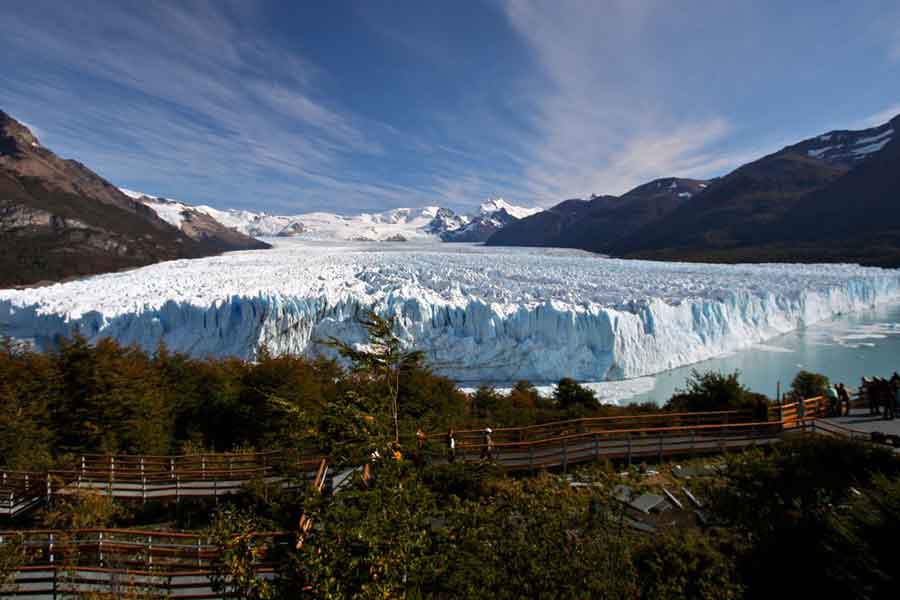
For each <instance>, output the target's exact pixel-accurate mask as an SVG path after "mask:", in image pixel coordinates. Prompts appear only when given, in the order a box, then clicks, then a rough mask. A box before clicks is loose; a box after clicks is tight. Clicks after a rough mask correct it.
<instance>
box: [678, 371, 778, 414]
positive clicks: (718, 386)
mask: <svg viewBox="0 0 900 600" xmlns="http://www.w3.org/2000/svg"><path fill="white" fill-rule="evenodd" d="M739 377H740V371H735V372H734V373H730V374H727V375H726V374H724V373H718V372H715V371H708V372H706V373H700V372H699V371H696V370H693V371H691V375H690V377H689V378H688V380H687V386H686V387H685V388H684V389H676V390H675V394H674V395H673V396H672V397H671V398H670V399H669V401H668V402H666V409H667V410H673V411H676V412H690V411H704V410H729V409H748V408H755V407H756V406H757V405H758V404H759V403H760V402H767V400H766V398H765V396H762V395H761V394H755V393H753V392H751V391H750V390H749V389H747V388H746V387H745V386H744V385H743V384H742V383H741V382H740V381H739V380H738V378H739Z"/></svg>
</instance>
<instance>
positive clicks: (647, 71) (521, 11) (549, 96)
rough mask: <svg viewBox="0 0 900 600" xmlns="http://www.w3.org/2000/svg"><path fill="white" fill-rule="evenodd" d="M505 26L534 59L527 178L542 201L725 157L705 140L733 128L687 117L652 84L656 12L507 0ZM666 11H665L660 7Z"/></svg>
mask: <svg viewBox="0 0 900 600" xmlns="http://www.w3.org/2000/svg"><path fill="white" fill-rule="evenodd" d="M505 7H506V12H507V15H508V17H509V20H510V23H511V24H512V26H513V27H514V29H515V30H516V31H518V32H519V33H520V34H521V35H522V36H523V37H524V38H525V39H526V40H527V41H528V44H529V46H530V48H531V50H532V52H533V55H534V58H535V60H536V61H537V64H538V65H539V66H540V69H541V71H540V72H541V75H542V77H543V82H541V85H540V86H536V88H537V87H543V89H544V91H543V92H537V93H536V94H537V96H538V98H539V100H538V102H537V111H536V113H535V114H534V123H535V127H536V129H537V130H538V131H539V132H540V137H539V139H537V140H536V141H535V143H534V144H533V145H532V147H531V152H532V156H531V160H532V166H530V167H529V168H527V170H526V176H527V179H528V184H529V187H530V188H531V190H532V191H533V193H534V194H535V195H537V196H538V197H540V198H557V199H558V198H564V197H572V196H585V195H587V194H590V193H592V192H599V193H618V192H623V191H625V190H626V189H628V188H630V187H632V186H634V185H637V184H639V183H642V182H645V181H647V180H648V179H652V178H654V177H661V176H666V175H685V176H687V175H698V174H703V175H708V174H709V173H710V172H711V171H714V170H716V169H718V168H722V167H724V166H725V164H726V163H729V162H730V161H729V159H728V158H727V157H723V156H722V155H721V154H719V153H716V152H713V151H712V149H711V148H712V147H713V146H714V145H715V144H717V143H719V142H721V141H722V140H723V139H725V137H726V136H727V135H728V134H729V132H730V130H731V127H730V124H729V122H728V120H727V119H726V118H725V117H723V116H721V115H715V114H712V115H702V114H700V115H697V116H690V115H687V117H688V118H685V116H686V115H683V114H681V115H678V114H674V113H673V112H672V107H670V106H668V105H667V103H666V99H665V95H664V94H660V93H659V92H660V90H659V87H658V86H657V85H654V78H655V75H656V73H655V69H656V68H657V67H658V65H657V63H656V62H655V61H654V60H653V59H652V58H653V57H651V56H647V55H646V54H647V49H646V45H645V44H643V43H642V40H644V39H646V38H647V36H650V35H652V29H653V28H652V26H653V23H654V20H655V19H659V18H665V17H664V16H662V15H659V14H658V13H659V12H661V11H660V10H658V9H660V8H661V7H657V9H653V7H651V6H650V3H646V2H631V1H623V2H602V3H592V2H566V3H548V2H539V1H529V0H509V1H508V2H507V3H506V5H505ZM662 12H664V11H662Z"/></svg>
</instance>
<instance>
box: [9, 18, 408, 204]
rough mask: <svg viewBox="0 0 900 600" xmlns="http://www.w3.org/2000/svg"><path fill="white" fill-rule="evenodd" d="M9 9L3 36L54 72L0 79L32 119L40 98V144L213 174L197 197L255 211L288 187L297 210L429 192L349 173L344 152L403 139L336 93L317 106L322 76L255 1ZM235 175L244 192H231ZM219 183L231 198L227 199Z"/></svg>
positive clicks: (189, 173)
mask: <svg viewBox="0 0 900 600" xmlns="http://www.w3.org/2000/svg"><path fill="white" fill-rule="evenodd" d="M95 8H97V7H95ZM235 8H237V9H238V10H240V11H242V14H241V15H240V17H241V18H240V19H237V18H235V15H234V13H233V10H234V9H235ZM6 17H9V19H10V23H8V24H7V25H8V26H9V28H10V30H11V31H12V34H11V35H10V36H9V38H8V39H7V40H6V41H5V43H7V44H12V47H13V48H15V49H16V50H17V51H19V52H23V53H27V54H28V55H29V56H31V57H32V58H33V59H36V60H42V61H45V62H47V63H48V64H52V65H53V68H52V69H48V70H47V71H46V72H42V71H36V72H34V73H33V74H29V76H27V77H24V78H23V77H19V78H16V79H15V80H13V79H11V78H8V77H7V76H4V75H3V74H0V100H2V102H3V104H4V105H5V106H7V108H8V109H11V108H13V107H18V108H19V110H20V111H22V112H23V113H24V114H29V111H30V110H31V109H32V108H33V107H35V106H40V107H42V111H41V112H37V111H36V112H35V113H34V114H41V118H42V124H43V125H44V127H45V128H46V129H47V131H48V135H49V137H50V139H49V142H45V143H48V145H51V147H53V146H52V144H51V143H55V144H56V146H55V147H57V148H59V149H60V150H62V151H63V152H69V154H70V155H75V156H77V158H79V159H80V160H82V161H83V162H86V163H87V164H89V165H90V166H92V167H95V168H97V169H98V170H99V171H101V172H102V173H104V174H105V175H106V176H107V177H110V178H114V179H115V180H116V181H117V183H126V182H133V181H134V182H137V181H141V180H144V179H147V178H148V176H149V177H152V178H155V179H158V180H161V182H160V183H162V184H164V185H163V186H162V187H164V188H167V189H173V188H175V187H176V186H177V185H178V183H179V182H181V183H182V185H185V186H189V185H190V184H191V183H196V182H208V188H207V189H208V190H209V195H210V196H215V197H207V198H203V199H202V200H203V201H208V202H217V203H218V204H220V205H221V204H223V203H225V204H227V203H234V202H235V201H236V200H240V199H241V198H240V197H238V198H236V197H235V196H237V195H240V196H243V199H244V200H245V203H246V201H247V200H249V201H250V202H254V201H260V202H259V203H260V204H261V205H262V206H261V208H265V204H266V203H267V202H269V201H270V200H274V198H269V197H268V195H269V194H277V195H278V196H280V198H278V199H279V200H281V201H284V197H285V195H288V194H290V192H289V190H290V189H291V187H293V189H295V190H297V191H296V192H295V193H294V194H293V195H294V197H296V198H297V199H298V200H299V201H300V202H301V203H302V204H301V205H300V206H298V207H297V208H307V207H309V206H315V207H318V208H324V207H326V206H328V207H330V208H331V209H336V210H340V209H341V208H342V206H341V203H337V205H336V204H335V202H334V197H335V196H336V195H337V194H341V195H342V200H345V201H346V202H348V203H349V204H351V205H352V204H354V203H359V204H370V203H374V204H375V205H376V207H378V206H379V202H380V203H381V205H380V206H383V205H384V204H395V203H396V202H398V200H401V199H402V200H405V201H406V203H415V202H418V201H419V200H420V198H421V195H422V194H421V192H418V191H415V190H413V189H411V188H404V187H402V186H400V187H397V188H392V187H391V186H390V185H389V184H385V185H381V184H378V183H377V182H375V183H373V185H369V186H364V185H357V186H355V187H354V186H352V185H347V184H346V183H348V182H352V181H354V177H353V174H352V172H348V169H347V168H346V167H345V158H346V157H347V156H348V155H352V154H356V155H365V156H376V157H377V156H381V155H383V153H384V148H383V146H382V139H384V138H385V137H388V138H389V137H390V136H391V135H394V136H395V135H396V134H395V133H394V134H392V133H391V130H390V128H389V127H386V126H384V125H382V124H380V123H377V122H373V121H370V120H366V119H363V118H361V117H360V116H358V115H355V114H353V113H351V112H350V111H348V110H345V109H343V108H342V107H341V106H340V104H339V103H338V102H335V100H334V99H333V98H330V99H329V101H328V102H327V103H326V102H325V101H323V100H322V98H323V97H324V96H325V95H326V94H325V93H324V92H323V91H322V89H321V85H322V84H323V82H325V83H327V80H328V77H327V75H326V74H324V73H322V72H321V71H320V70H319V69H318V68H317V67H315V66H314V65H312V64H311V63H309V62H308V61H307V60H305V59H304V58H303V57H302V56H298V55H296V54H291V53H290V52H287V51H285V48H283V47H281V46H277V45H276V43H275V42H274V41H270V40H268V39H267V38H262V37H251V36H250V35H248V33H249V32H250V31H252V22H253V18H254V15H253V14H252V9H249V8H247V7H241V6H240V5H238V6H237V7H234V6H228V5H226V4H225V3H205V2H190V3H175V4H170V5H169V4H165V5H154V6H153V7H150V8H148V7H147V6H142V8H141V9H136V10H132V9H131V8H126V7H124V6H120V5H118V4H112V5H104V6H103V7H102V10H92V9H90V8H89V7H83V6H75V5H60V6H59V14H58V15H55V18H53V19H40V20H38V19H35V18H28V17H27V16H24V15H21V14H17V13H15V12H14V13H11V14H9V15H6ZM32 17H33V15H32ZM72 74H76V75H75V76H76V77H78V78H79V79H80V82H81V83H80V85H79V86H77V88H78V89H76V88H75V87H73V86H72V85H71V84H70V80H71V77H72ZM67 77H68V78H67ZM101 90H102V91H101ZM61 106H65V107H66V110H65V111H60V110H59V107H61ZM45 115H48V118H47V119H44V116H45ZM14 116H16V115H14ZM44 120H46V123H44ZM316 174H318V175H316ZM322 174H326V176H322ZM235 180H239V181H242V182H243V183H244V185H245V187H244V188H243V189H240V190H239V191H238V190H236V189H235V187H234V185H233V182H234V181H235ZM273 180H274V181H273ZM288 181H290V183H291V184H292V186H291V185H285V183H286V182H288ZM229 182H232V184H231V185H229ZM254 182H255V183H256V184H257V185H255V186H254V185H253V183H254ZM194 187H196V185H195V186H194ZM248 187H253V188H254V193H252V195H251V198H249V199H248V198H247V195H248V194H247V188H248ZM398 190H399V191H398ZM223 191H224V192H230V193H228V196H227V197H225V198H223V197H222V196H223ZM175 192H176V193H177V190H175ZM236 192H237V193H236ZM404 194H405V195H404ZM172 195H175V193H172ZM305 198H312V199H311V200H310V203H304V199H305ZM316 203H319V204H316Z"/></svg>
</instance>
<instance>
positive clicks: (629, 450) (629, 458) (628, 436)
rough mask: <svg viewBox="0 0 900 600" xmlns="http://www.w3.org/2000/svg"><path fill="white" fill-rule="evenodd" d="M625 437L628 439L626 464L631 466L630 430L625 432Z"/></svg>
mask: <svg viewBox="0 0 900 600" xmlns="http://www.w3.org/2000/svg"><path fill="white" fill-rule="evenodd" d="M625 437H626V439H627V440H628V466H629V467H630V466H631V432H628V433H626V434H625Z"/></svg>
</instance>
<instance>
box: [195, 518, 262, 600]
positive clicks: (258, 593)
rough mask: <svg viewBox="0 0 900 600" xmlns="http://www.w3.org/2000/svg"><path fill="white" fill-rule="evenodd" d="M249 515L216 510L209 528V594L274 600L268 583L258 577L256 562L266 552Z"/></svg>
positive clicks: (258, 524) (254, 520)
mask: <svg viewBox="0 0 900 600" xmlns="http://www.w3.org/2000/svg"><path fill="white" fill-rule="evenodd" d="M262 530H263V527H261V526H260V523H259V521H258V520H257V519H256V517H254V516H253V515H251V514H249V513H246V512H243V511H239V510H236V509H234V508H231V507H228V508H225V509H223V510H220V511H218V512H217V513H216V514H215V517H214V518H213V523H212V526H211V527H210V532H209V534H210V538H211V539H212V542H213V544H214V545H215V546H216V549H217V552H216V558H215V559H213V561H212V564H211V567H212V575H210V582H211V583H212V588H213V591H215V592H216V593H217V594H222V595H223V596H225V597H229V598H232V597H235V598H247V599H259V600H266V599H270V598H274V597H275V588H274V586H273V585H272V583H271V582H269V581H267V580H265V579H262V578H261V577H260V576H259V566H260V563H261V562H262V561H263V559H265V558H266V557H267V555H268V553H269V551H270V548H269V545H268V543H267V542H266V541H265V539H264V538H262V537H260V536H258V535H256V534H257V533H258V532H259V531H262Z"/></svg>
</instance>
